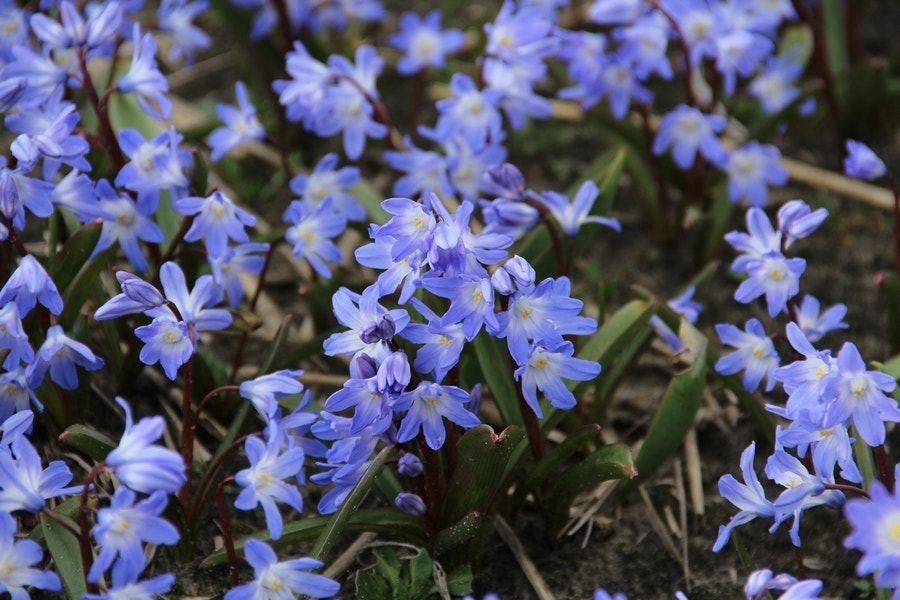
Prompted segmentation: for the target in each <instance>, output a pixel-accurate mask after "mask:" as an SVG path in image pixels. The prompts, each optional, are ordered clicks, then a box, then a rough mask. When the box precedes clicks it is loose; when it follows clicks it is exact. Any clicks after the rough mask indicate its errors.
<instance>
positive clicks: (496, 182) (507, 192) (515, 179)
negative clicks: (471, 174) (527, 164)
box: [481, 163, 525, 200]
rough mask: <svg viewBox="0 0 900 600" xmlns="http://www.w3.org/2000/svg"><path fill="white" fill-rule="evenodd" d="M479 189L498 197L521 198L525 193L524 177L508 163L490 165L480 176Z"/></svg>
mask: <svg viewBox="0 0 900 600" xmlns="http://www.w3.org/2000/svg"><path fill="white" fill-rule="evenodd" d="M481 189H482V190H484V192H485V193H487V194H491V195H494V196H496V197H498V198H508V199H510V200H521V199H522V197H523V196H524V195H525V177H524V176H523V175H522V172H521V171H520V170H519V169H517V168H516V167H515V166H513V165H511V164H509V163H503V164H502V165H499V166H496V167H491V168H490V169H488V170H487V171H485V173H484V175H482V177H481Z"/></svg>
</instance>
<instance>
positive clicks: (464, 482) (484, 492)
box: [438, 425, 525, 529]
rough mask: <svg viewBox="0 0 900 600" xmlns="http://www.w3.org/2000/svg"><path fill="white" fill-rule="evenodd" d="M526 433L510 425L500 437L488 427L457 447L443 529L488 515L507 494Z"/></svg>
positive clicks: (441, 521)
mask: <svg viewBox="0 0 900 600" xmlns="http://www.w3.org/2000/svg"><path fill="white" fill-rule="evenodd" d="M524 444H525V433H524V432H523V431H522V429H521V428H520V427H516V426H510V427H507V428H506V429H504V430H503V431H502V432H501V433H500V435H497V434H495V433H494V430H493V429H492V428H491V427H490V426H489V425H478V426H477V427H473V428H472V429H470V430H468V431H467V432H466V433H465V434H463V436H462V437H461V438H460V440H459V443H458V445H457V455H458V458H457V466H456V469H455V470H454V471H453V473H452V474H451V475H450V480H449V481H448V483H447V487H446V490H447V492H446V494H445V497H444V502H443V507H442V509H441V515H440V517H439V519H438V526H439V528H440V529H443V528H445V527H447V526H449V525H451V524H454V523H457V522H458V521H459V520H460V519H462V518H464V517H465V516H466V515H468V514H469V513H471V512H473V511H478V512H480V513H482V514H485V513H489V512H490V510H491V508H492V506H493V504H494V502H495V500H496V499H497V497H498V496H503V495H505V493H506V486H507V485H508V475H509V474H510V473H511V471H512V470H513V469H514V467H515V463H516V462H517V461H518V457H520V456H521V450H522V448H520V447H519V446H520V445H522V446H523V447H524Z"/></svg>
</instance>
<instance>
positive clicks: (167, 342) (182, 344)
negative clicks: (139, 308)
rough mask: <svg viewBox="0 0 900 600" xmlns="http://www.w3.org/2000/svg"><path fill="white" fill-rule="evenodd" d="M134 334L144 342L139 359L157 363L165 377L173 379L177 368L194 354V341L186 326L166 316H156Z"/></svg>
mask: <svg viewBox="0 0 900 600" xmlns="http://www.w3.org/2000/svg"><path fill="white" fill-rule="evenodd" d="M134 334H135V335H136V336H137V337H138V339H140V340H141V341H142V342H144V347H143V348H141V354H140V359H141V362H142V363H144V364H145V365H155V364H156V363H159V364H160V366H161V367H162V368H163V371H165V373H166V377H168V378H169V379H171V380H172V381H175V378H176V377H178V369H179V368H181V366H182V365H183V364H185V363H186V362H187V361H188V360H190V358H191V356H193V354H194V342H193V341H191V333H190V331H189V329H188V326H187V325H186V324H185V323H183V322H181V321H175V320H173V319H169V318H167V317H157V318H156V319H153V321H152V322H151V323H150V324H149V325H142V326H141V327H138V328H137V329H135V330H134Z"/></svg>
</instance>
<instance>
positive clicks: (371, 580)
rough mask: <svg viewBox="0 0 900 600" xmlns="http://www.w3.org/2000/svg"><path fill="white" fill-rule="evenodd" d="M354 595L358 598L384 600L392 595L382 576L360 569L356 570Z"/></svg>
mask: <svg viewBox="0 0 900 600" xmlns="http://www.w3.org/2000/svg"><path fill="white" fill-rule="evenodd" d="M356 597H357V598H358V600H385V599H388V598H393V597H394V595H393V591H392V590H391V586H390V585H389V584H388V582H387V581H385V580H384V578H382V577H380V576H378V575H377V574H375V573H372V572H370V571H362V570H360V571H357V572H356Z"/></svg>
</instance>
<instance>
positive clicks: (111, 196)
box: [79, 179, 165, 271]
mask: <svg viewBox="0 0 900 600" xmlns="http://www.w3.org/2000/svg"><path fill="white" fill-rule="evenodd" d="M97 198H98V199H99V202H96V203H93V204H89V205H82V206H81V207H79V208H80V212H81V213H82V214H84V215H86V216H89V217H92V218H96V219H102V220H103V228H102V229H101V231H100V238H99V239H98V240H97V245H96V246H95V247H94V251H93V252H92V253H91V256H90V258H94V257H95V256H97V255H98V254H100V253H101V252H103V251H104V250H106V249H107V248H109V247H110V246H112V245H113V244H114V243H116V242H119V246H121V248H122V251H123V252H124V253H125V256H126V257H127V258H128V261H129V262H130V263H131V264H132V265H133V266H134V268H135V269H137V270H138V271H146V270H147V259H145V258H144V254H143V252H142V251H141V245H140V242H141V241H143V242H150V243H153V244H160V243H162V242H163V241H164V240H165V234H163V231H162V229H160V228H159V225H157V224H156V223H154V222H153V220H152V219H151V217H152V215H153V210H154V207H151V206H150V205H149V204H148V203H143V204H142V203H140V202H137V203H136V202H135V201H134V200H132V199H131V198H130V197H128V196H127V195H125V194H121V193H118V192H116V190H114V189H113V187H112V186H111V185H110V184H109V182H107V181H106V180H105V179H101V180H100V181H99V182H97Z"/></svg>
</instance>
